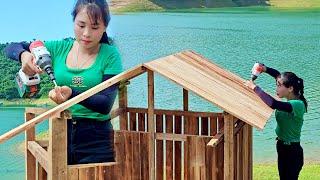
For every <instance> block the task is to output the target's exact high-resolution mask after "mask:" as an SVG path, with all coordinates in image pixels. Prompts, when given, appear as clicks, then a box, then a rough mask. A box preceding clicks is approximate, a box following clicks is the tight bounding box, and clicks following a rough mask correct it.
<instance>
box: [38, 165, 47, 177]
mask: <svg viewBox="0 0 320 180" xmlns="http://www.w3.org/2000/svg"><path fill="white" fill-rule="evenodd" d="M46 179H47V172H46V171H45V170H44V169H43V167H41V165H40V163H38V180H46Z"/></svg>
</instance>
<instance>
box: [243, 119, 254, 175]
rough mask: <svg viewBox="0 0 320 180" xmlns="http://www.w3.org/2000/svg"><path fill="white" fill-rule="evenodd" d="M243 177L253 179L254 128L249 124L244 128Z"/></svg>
mask: <svg viewBox="0 0 320 180" xmlns="http://www.w3.org/2000/svg"><path fill="white" fill-rule="evenodd" d="M243 146H244V151H243V177H242V179H248V180H251V179H252V127H251V126H250V125H249V124H245V125H244V126H243Z"/></svg>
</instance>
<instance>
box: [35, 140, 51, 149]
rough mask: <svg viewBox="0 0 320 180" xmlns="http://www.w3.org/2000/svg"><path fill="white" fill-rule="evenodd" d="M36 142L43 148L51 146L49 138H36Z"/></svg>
mask: <svg viewBox="0 0 320 180" xmlns="http://www.w3.org/2000/svg"><path fill="white" fill-rule="evenodd" d="M36 143H37V144H39V146H41V147H42V148H47V147H49V140H36Z"/></svg>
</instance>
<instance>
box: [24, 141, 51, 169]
mask: <svg viewBox="0 0 320 180" xmlns="http://www.w3.org/2000/svg"><path fill="white" fill-rule="evenodd" d="M28 150H29V151H30V152H31V153H32V155H33V156H34V157H35V158H36V159H37V161H38V162H39V164H41V166H42V167H43V169H45V170H46V171H47V172H48V167H49V165H48V164H49V162H48V152H47V151H46V150H45V149H43V148H42V147H41V146H40V145H39V144H38V143H37V142H35V141H28Z"/></svg>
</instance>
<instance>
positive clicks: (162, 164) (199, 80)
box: [0, 51, 272, 180]
mask: <svg viewBox="0 0 320 180" xmlns="http://www.w3.org/2000/svg"><path fill="white" fill-rule="evenodd" d="M143 73H147V82H148V83H147V88H148V108H138V107H128V96H127V86H128V85H129V83H128V82H129V81H130V80H131V79H133V78H135V77H137V76H139V75H141V74H143ZM155 73H158V74H160V75H162V76H164V77H165V78H167V79H169V80H171V81H173V82H174V83H176V84H177V85H179V86H181V93H182V95H183V107H181V109H180V110H167V109H155V108H154V74H155ZM243 82H244V80H243V79H241V78H240V77H238V76H236V75H235V74H232V73H231V72H228V71H226V70H224V69H222V68H220V67H219V66H217V65H215V64H213V63H212V62H211V61H209V60H207V59H205V58H204V57H202V56H201V55H199V54H197V53H195V52H192V51H184V52H181V53H178V54H174V55H170V56H167V57H163V58H160V59H157V60H154V61H151V62H148V63H144V64H142V65H139V66H137V67H135V68H133V69H130V70H128V71H126V72H123V73H121V74H119V75H117V76H115V77H113V78H111V79H109V80H107V81H105V82H103V83H101V84H99V85H98V86H96V87H94V88H92V89H90V90H88V91H86V92H84V93H82V94H80V95H78V96H77V97H74V98H72V99H70V100H69V101H67V102H65V103H63V104H60V105H58V106H56V107H54V108H52V109H50V110H42V109H35V108H29V109H26V112H25V119H26V122H25V123H24V124H22V125H20V126H18V127H17V128H15V129H13V130H11V131H9V132H7V133H5V134H3V135H2V136H0V143H1V142H3V141H5V140H8V139H9V138H11V137H13V136H14V135H16V134H18V133H20V132H23V131H26V143H25V147H26V153H25V157H26V179H27V180H33V179H39V180H40V179H41V180H43V179H50V180H60V179H61V180H62V179H70V180H85V179H95V180H97V179H98V180H102V179H125V180H127V179H136V180H140V179H151V180H153V179H159V180H160V179H161V180H163V179H174V180H180V179H188V180H198V179H208V180H211V179H218V180H219V179H225V180H231V179H237V180H240V179H243V180H250V179H252V127H256V128H258V129H263V127H264V125H265V124H266V121H267V120H268V119H269V117H270V116H271V114H272V109H270V108H269V107H268V106H266V105H265V104H264V103H263V102H262V101H261V100H260V98H259V97H258V96H257V95H256V94H255V93H254V92H253V91H252V90H250V89H248V88H246V87H245V86H244V84H243ZM117 83H120V84H121V85H120V88H119V107H118V108H116V109H114V110H113V111H112V112H111V117H112V118H119V120H120V130H117V131H115V132H114V150H115V155H116V162H109V163H97V164H79V165H67V138H66V137H67V136H66V135H67V132H66V125H67V120H68V119H70V118H71V117H72V115H71V114H69V113H68V111H65V110H66V109H67V108H69V107H70V106H72V105H74V104H76V103H79V102H80V101H82V100H84V99H86V98H88V97H90V96H91V95H93V94H96V93H98V92H99V91H101V90H103V89H105V88H108V87H110V86H112V85H114V84H117ZM189 91H191V92H193V93H194V94H196V95H198V96H200V97H202V98H203V99H205V100H207V101H208V102H209V103H212V104H213V105H215V106H217V107H219V108H220V109H221V112H219V113H216V112H215V113H214V112H194V111H190V110H189V108H188V101H189V100H188V92H189ZM48 118H49V139H48V140H45V141H43V140H42V141H39V140H37V139H36V138H35V125H36V124H38V123H39V122H41V121H43V120H45V119H48Z"/></svg>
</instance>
